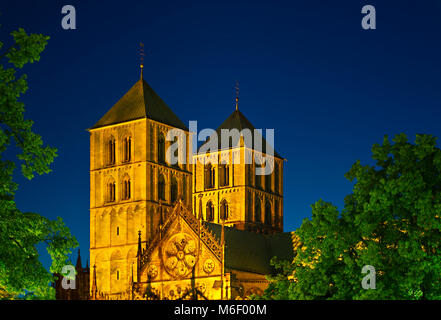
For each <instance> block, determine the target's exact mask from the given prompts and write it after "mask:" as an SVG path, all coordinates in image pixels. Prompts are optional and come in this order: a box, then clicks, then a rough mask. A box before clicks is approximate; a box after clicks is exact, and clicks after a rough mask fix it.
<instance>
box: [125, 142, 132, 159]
mask: <svg viewBox="0 0 441 320" xmlns="http://www.w3.org/2000/svg"><path fill="white" fill-rule="evenodd" d="M131 155H132V138H131V137H125V138H124V140H123V162H130V160H131Z"/></svg>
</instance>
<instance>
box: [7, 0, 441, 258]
mask: <svg viewBox="0 0 441 320" xmlns="http://www.w3.org/2000/svg"><path fill="white" fill-rule="evenodd" d="M68 4H70V5H74V6H75V8H76V14H77V29H76V30H63V29H62V28H61V19H62V17H63V15H62V14H61V8H62V7H63V6H64V5H68ZM366 4H371V5H374V6H375V8H376V12H377V29H376V30H363V29H362V28H361V19H362V17H363V15H362V14H361V8H362V7H363V6H364V5H366ZM0 24H1V28H0V36H1V37H0V39H1V40H2V41H4V42H6V46H7V44H8V43H9V42H10V41H11V39H12V37H10V36H9V33H10V32H11V31H13V30H15V29H17V28H18V27H23V28H24V29H25V30H26V31H27V32H32V33H42V34H46V35H49V36H50V37H51V39H50V40H49V43H48V46H47V48H46V50H45V51H44V52H43V53H42V57H41V60H40V62H38V63H34V64H32V65H28V66H27V67H26V68H25V70H24V72H25V73H26V74H28V80H29V87H30V89H29V90H28V92H27V93H26V94H25V95H24V96H23V97H22V100H21V101H23V102H24V103H25V105H26V117H27V118H29V119H32V120H34V121H35V125H34V130H35V131H36V132H37V133H39V134H41V135H42V136H43V139H44V141H45V142H46V143H47V144H49V145H51V146H54V147H57V148H58V153H59V156H58V157H57V158H56V159H55V162H54V163H53V165H52V169H53V172H51V173H50V174H47V175H43V176H39V177H36V178H35V179H33V180H32V181H27V180H25V179H23V178H21V177H19V175H18V174H17V179H16V181H17V182H18V183H19V191H18V192H17V195H16V201H17V204H18V207H19V208H20V209H21V210H23V211H33V212H37V213H40V214H42V215H44V216H47V217H50V218H55V217H56V216H61V217H62V218H63V219H64V221H65V222H66V224H67V225H68V227H69V228H70V230H71V232H72V233H73V234H74V235H75V236H76V237H77V239H78V240H79V242H80V245H81V249H82V255H83V261H85V260H86V259H88V254H87V256H86V253H87V252H88V247H89V134H88V132H87V131H86V129H87V128H89V127H91V126H92V125H94V124H95V123H96V121H98V120H99V119H100V117H101V116H102V115H104V113H105V112H106V111H107V110H108V109H109V108H110V107H112V105H113V104H114V103H115V102H116V101H117V100H118V99H119V98H120V97H121V96H122V95H123V94H124V93H126V91H127V90H128V89H130V87H131V86H132V85H133V84H134V83H135V82H136V81H137V80H138V79H139V56H138V51H139V42H140V41H142V42H143V43H144V44H145V51H146V57H145V71H144V78H145V79H146V81H147V82H148V83H149V84H150V85H151V86H152V88H153V89H154V90H155V91H156V92H157V93H158V94H159V95H160V96H161V97H162V98H163V100H164V101H165V102H166V103H167V104H168V105H169V106H170V107H171V108H172V109H173V111H174V112H175V113H176V114H177V115H178V116H179V117H180V118H181V119H182V120H183V121H184V123H187V124H188V121H189V120H197V121H198V127H199V129H202V128H213V129H215V128H217V127H218V126H219V125H220V124H221V123H222V122H223V120H225V119H226V118H227V117H228V116H229V115H230V114H231V113H232V112H233V111H234V85H235V82H236V80H238V81H239V82H240V107H239V108H240V110H241V111H242V112H243V113H244V114H245V116H246V117H247V118H248V119H249V120H250V121H251V123H253V124H254V126H255V127H256V128H262V129H266V128H274V129H275V149H276V150H277V151H278V153H279V154H281V155H282V156H283V157H284V158H286V159H287V162H285V167H284V197H285V198H284V206H285V207H284V224H285V231H292V230H295V229H296V228H298V227H299V226H300V225H301V222H302V220H303V219H305V218H309V217H310V216H311V208H310V205H311V204H313V203H314V202H316V201H317V200H319V199H320V198H321V199H323V200H326V201H331V202H332V203H334V204H336V205H337V206H338V207H339V208H341V207H342V205H343V199H344V196H345V195H347V194H348V193H350V191H351V188H352V184H351V183H350V182H349V181H347V180H346V179H345V178H344V174H345V173H346V172H347V171H348V170H349V169H350V167H351V165H352V164H353V163H354V162H355V161H356V160H357V159H360V160H361V161H362V163H364V164H367V163H372V161H371V160H370V156H371V152H370V149H371V146H372V145H373V144H374V143H381V142H382V139H383V136H384V135H385V134H388V135H390V136H393V135H395V134H397V133H401V132H404V133H406V134H407V135H408V136H409V137H410V138H411V139H412V140H413V139H414V137H415V134H416V133H428V134H433V135H435V136H438V137H441V126H440V116H441V106H440V104H441V88H440V76H441V59H440V58H441V45H440V34H441V2H440V1H439V0H425V1H421V2H415V1H411V2H410V1H409V2H407V1H390V0H387V1H386V0H382V1H368V0H366V1H356V0H347V1H341V0H335V1H316V0H308V1H287V2H275V1H252V2H238V1H232V2H228V1H216V2H214V1H202V2H193V1H176V2H174V1H130V0H125V1H70V0H69V1H48V0H44V1H12V0H6V1H1V3H0ZM17 173H18V171H17ZM73 257H74V259H76V253H75V254H74V256H73ZM42 259H43V261H44V263H45V265H47V262H48V259H47V257H45V256H44V255H43V257H42Z"/></svg>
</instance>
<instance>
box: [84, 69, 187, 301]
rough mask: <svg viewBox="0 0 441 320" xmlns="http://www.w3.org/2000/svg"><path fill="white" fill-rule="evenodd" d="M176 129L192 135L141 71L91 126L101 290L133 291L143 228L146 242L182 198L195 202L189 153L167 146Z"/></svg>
mask: <svg viewBox="0 0 441 320" xmlns="http://www.w3.org/2000/svg"><path fill="white" fill-rule="evenodd" d="M172 129H180V130H182V132H183V134H184V135H185V141H186V142H185V143H187V141H188V134H189V133H188V129H187V127H186V126H185V125H184V123H183V122H182V121H181V120H180V119H179V118H178V117H177V116H176V115H175V114H174V113H173V111H172V110H171V109H170V108H169V107H168V106H167V105H166V104H165V102H164V101H163V100H162V99H161V98H160V97H159V96H158V95H157V94H156V93H155V91H153V89H152V88H151V87H150V86H149V85H148V84H147V82H146V81H145V80H144V79H143V77H142V73H141V77H140V79H139V80H138V81H137V82H136V83H135V84H134V85H133V87H132V88H131V89H130V90H129V91H128V92H127V93H126V94H125V95H124V96H123V97H122V98H121V99H120V100H119V101H118V102H117V103H116V104H115V105H114V106H113V107H112V108H111V109H110V110H109V111H108V112H107V113H106V114H105V115H104V116H103V117H102V118H101V119H100V120H99V121H98V122H97V123H96V124H95V125H94V126H93V127H91V128H90V129H89V133H90V261H91V267H94V270H95V271H96V284H97V291H98V295H101V296H104V297H106V298H109V299H118V298H127V297H128V295H129V291H130V283H131V281H132V275H133V274H135V275H136V266H137V264H136V261H137V260H136V259H137V258H136V255H137V245H138V231H141V235H142V244H143V246H147V244H148V242H149V241H150V240H151V239H152V237H153V236H154V235H155V233H156V232H157V231H158V230H159V227H160V224H161V222H162V219H163V217H164V215H166V213H167V212H168V211H169V210H170V208H171V207H172V206H173V204H174V203H175V202H176V201H178V200H180V199H181V200H182V201H183V203H184V204H186V205H187V206H190V205H191V190H192V189H191V184H192V179H191V176H192V175H191V172H190V171H191V167H190V165H189V161H188V159H186V161H180V162H179V163H178V164H170V163H168V162H167V157H166V150H167V148H168V147H169V146H170V145H171V144H173V143H174V142H173V141H167V134H168V132H169V131H170V130H172ZM187 149H188V148H187ZM179 156H180V157H186V156H185V155H179ZM183 162H185V163H183ZM94 274H95V272H94ZM134 280H135V281H136V279H134ZM92 282H93V280H92V275H91V279H90V283H92Z"/></svg>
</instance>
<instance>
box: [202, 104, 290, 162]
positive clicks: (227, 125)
mask: <svg viewBox="0 0 441 320" xmlns="http://www.w3.org/2000/svg"><path fill="white" fill-rule="evenodd" d="M222 129H225V130H232V129H237V130H239V132H241V131H242V130H243V129H249V130H250V131H251V135H252V141H251V145H249V144H248V143H246V144H245V145H246V146H247V147H249V148H251V149H256V148H255V142H254V130H255V127H254V126H253V125H252V124H251V122H250V121H249V120H248V119H247V118H246V117H245V116H244V115H243V113H242V112H240V111H239V110H234V112H233V113H232V114H231V115H230V116H229V117H228V118H227V119H226V120H225V121H224V122H223V123H222V124H221V125H220V127H219V128H217V129H216V134H217V137H218V148H219V150H221V149H222V145H221V143H222V142H221V139H220V137H221V132H222ZM262 131H263V130H262ZM210 139H211V137H210V138H208V139H207V141H206V142H204V143H203V144H202V145H201V146H200V147H199V150H200V148H202V146H204V145H205V144H206V143H207V142H208V141H209V140H210ZM258 139H259V140H260V141H261V148H262V151H263V152H264V153H269V152H271V151H272V152H273V154H274V156H275V157H278V158H281V159H283V158H282V157H281V156H280V155H279V154H278V153H277V152H276V150H274V149H273V146H271V145H268V146H269V147H270V148H271V150H270V149H269V150H266V145H267V143H266V140H265V139H264V138H263V137H262V136H261V135H258ZM245 142H246V141H245ZM230 147H231V146H230Z"/></svg>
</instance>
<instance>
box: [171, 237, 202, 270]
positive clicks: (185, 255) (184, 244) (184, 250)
mask: <svg viewBox="0 0 441 320" xmlns="http://www.w3.org/2000/svg"><path fill="white" fill-rule="evenodd" d="M163 250H164V252H163V263H164V266H165V270H166V271H167V272H168V274H170V275H171V276H172V277H173V278H183V277H185V276H187V275H188V274H189V273H190V272H191V270H192V268H193V267H194V265H195V264H196V258H197V255H196V254H197V248H196V242H195V241H194V239H192V237H191V236H190V235H188V234H186V233H178V234H175V235H174V236H172V237H170V239H168V241H167V242H166V245H165V246H164V249H163Z"/></svg>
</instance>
